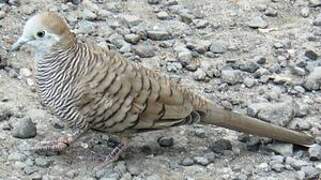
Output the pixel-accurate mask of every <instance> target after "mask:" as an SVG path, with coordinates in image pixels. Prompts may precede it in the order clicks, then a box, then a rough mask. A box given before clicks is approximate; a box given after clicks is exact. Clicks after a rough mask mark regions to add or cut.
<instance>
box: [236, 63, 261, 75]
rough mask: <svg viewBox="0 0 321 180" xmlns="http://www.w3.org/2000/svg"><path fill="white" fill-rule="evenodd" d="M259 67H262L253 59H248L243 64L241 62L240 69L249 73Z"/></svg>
mask: <svg viewBox="0 0 321 180" xmlns="http://www.w3.org/2000/svg"><path fill="white" fill-rule="evenodd" d="M259 68H260V67H259V65H258V64H256V63H255V62H253V61H248V62H245V63H243V64H240V69H241V70H242V71H245V72H249V73H254V72H255V71H256V70H258V69H259Z"/></svg>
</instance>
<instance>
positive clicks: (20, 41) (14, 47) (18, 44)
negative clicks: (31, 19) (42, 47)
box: [10, 36, 31, 51]
mask: <svg viewBox="0 0 321 180" xmlns="http://www.w3.org/2000/svg"><path fill="white" fill-rule="evenodd" d="M30 40H31V39H28V38H25V37H23V36H21V37H20V38H19V39H18V40H17V41H16V42H15V43H14V44H13V45H12V46H11V49H10V51H16V50H18V49H19V48H20V47H21V46H22V45H24V44H26V43H27V42H29V41H30Z"/></svg>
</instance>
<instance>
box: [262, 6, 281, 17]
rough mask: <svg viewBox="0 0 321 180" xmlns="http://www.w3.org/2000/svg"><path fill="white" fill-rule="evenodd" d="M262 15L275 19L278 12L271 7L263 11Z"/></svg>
mask: <svg viewBox="0 0 321 180" xmlns="http://www.w3.org/2000/svg"><path fill="white" fill-rule="evenodd" d="M264 15H266V16H270V17H276V16H277V15H278V11H276V10H275V9H273V8H271V7H268V8H267V9H265V11H264Z"/></svg>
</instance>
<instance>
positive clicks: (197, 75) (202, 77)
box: [193, 68, 208, 81]
mask: <svg viewBox="0 0 321 180" xmlns="http://www.w3.org/2000/svg"><path fill="white" fill-rule="evenodd" d="M193 78H194V79H195V80H196V81H207V80H208V79H207V75H206V72H205V71H203V70H202V69H200V68H199V69H197V71H196V72H194V74H193Z"/></svg>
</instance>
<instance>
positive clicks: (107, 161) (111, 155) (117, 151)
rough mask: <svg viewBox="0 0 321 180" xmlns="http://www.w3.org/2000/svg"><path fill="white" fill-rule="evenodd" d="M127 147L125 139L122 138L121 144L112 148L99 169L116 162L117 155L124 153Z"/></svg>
mask: <svg viewBox="0 0 321 180" xmlns="http://www.w3.org/2000/svg"><path fill="white" fill-rule="evenodd" d="M127 147H128V140H127V139H126V138H123V139H122V140H121V142H120V143H119V144H118V145H117V146H116V147H114V149H113V150H112V151H111V152H110V153H109V154H108V155H107V157H106V159H105V160H104V162H102V164H101V165H99V167H105V166H108V165H110V164H111V163H113V162H114V161H117V160H118V158H119V155H120V154H121V153H122V152H124V151H125V150H126V149H127Z"/></svg>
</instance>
